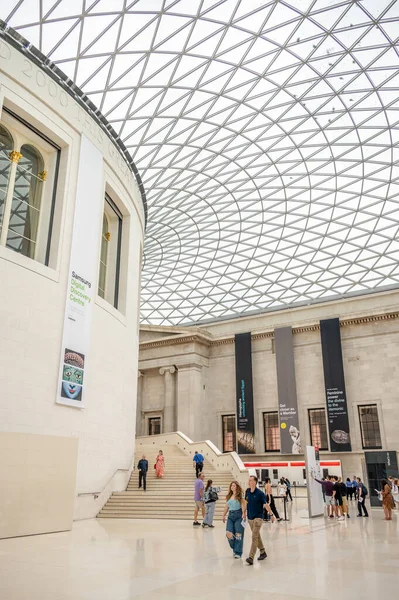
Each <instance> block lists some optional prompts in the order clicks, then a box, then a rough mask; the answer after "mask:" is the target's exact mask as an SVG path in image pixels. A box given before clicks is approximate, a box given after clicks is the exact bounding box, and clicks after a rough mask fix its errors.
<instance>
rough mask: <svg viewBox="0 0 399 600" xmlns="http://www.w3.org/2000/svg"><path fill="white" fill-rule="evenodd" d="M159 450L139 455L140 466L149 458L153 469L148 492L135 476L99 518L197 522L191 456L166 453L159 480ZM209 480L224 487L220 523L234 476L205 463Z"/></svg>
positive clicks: (173, 450)
mask: <svg viewBox="0 0 399 600" xmlns="http://www.w3.org/2000/svg"><path fill="white" fill-rule="evenodd" d="M157 451H158V450H157V448H156V447H155V446H154V447H151V448H140V449H139V450H138V453H137V455H136V459H135V462H136V463H137V462H138V460H139V458H140V457H141V455H142V454H145V456H146V457H147V459H148V462H149V466H150V470H149V472H148V475H147V491H146V492H144V490H142V489H138V472H137V471H135V472H133V473H132V476H131V478H130V481H129V483H128V485H127V488H126V491H124V492H114V493H113V494H112V496H111V497H110V498H109V500H108V502H107V503H106V504H105V506H104V507H103V509H102V510H101V511H100V513H99V514H98V515H97V516H98V518H111V519H185V520H188V521H189V520H191V521H192V519H193V512H194V500H193V492H194V483H195V471H194V469H193V467H192V460H191V457H189V456H186V455H185V454H184V453H183V451H182V450H180V448H177V447H172V446H171V447H169V448H166V449H165V450H164V456H165V465H166V466H165V475H164V477H163V478H162V479H158V478H156V477H155V472H154V470H153V469H152V465H153V464H154V463H153V462H152V460H155V456H156V454H157ZM204 474H205V479H212V480H213V482H214V485H216V486H219V487H221V488H222V491H221V493H220V494H219V498H220V499H219V501H218V502H217V504H216V507H215V519H216V520H218V521H220V520H221V518H222V514H223V510H224V505H225V503H224V496H225V494H226V493H227V490H228V486H229V484H230V482H231V481H232V479H233V477H232V474H231V473H230V472H229V471H217V470H216V469H215V468H214V467H213V466H212V464H211V463H208V462H207V461H205V464H204Z"/></svg>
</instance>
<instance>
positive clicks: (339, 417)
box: [320, 319, 352, 452]
mask: <svg viewBox="0 0 399 600" xmlns="http://www.w3.org/2000/svg"><path fill="white" fill-rule="evenodd" d="M320 334H321V347H322V353H323V368H324V384H325V389H326V403H327V421H328V431H329V436H330V448H331V452H350V451H351V450H352V447H351V441H350V432H349V419H348V406H347V402H346V391H345V377H344V365H343V361H342V347H341V333H340V330H339V319H326V320H324V321H320Z"/></svg>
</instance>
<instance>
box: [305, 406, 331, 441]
mask: <svg viewBox="0 0 399 600" xmlns="http://www.w3.org/2000/svg"><path fill="white" fill-rule="evenodd" d="M308 414H309V429H310V442H311V445H312V446H317V447H318V448H319V450H328V436H327V422H326V411H325V409H324V408H310V409H309V411H308Z"/></svg>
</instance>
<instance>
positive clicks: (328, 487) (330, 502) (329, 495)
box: [312, 474, 335, 519]
mask: <svg viewBox="0 0 399 600" xmlns="http://www.w3.org/2000/svg"><path fill="white" fill-rule="evenodd" d="M312 477H313V479H314V480H315V481H317V483H320V485H321V486H322V489H323V490H324V496H325V505H326V507H327V516H328V517H330V519H333V518H334V504H335V502H334V498H333V487H334V484H333V482H332V481H331V476H330V475H327V478H326V479H323V480H321V479H317V478H316V477H315V476H314V475H313V474H312Z"/></svg>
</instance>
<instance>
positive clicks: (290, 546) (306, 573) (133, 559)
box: [0, 500, 399, 600]
mask: <svg viewBox="0 0 399 600" xmlns="http://www.w3.org/2000/svg"><path fill="white" fill-rule="evenodd" d="M302 502H303V501H301V500H298V501H294V503H293V505H290V507H289V508H290V510H291V511H292V514H291V515H290V516H291V521H290V522H289V523H279V524H277V523H275V524H273V525H271V524H265V525H264V526H263V530H262V531H263V537H264V540H265V542H266V548H267V551H268V554H269V556H268V558H267V559H266V560H265V561H263V562H262V563H257V561H255V564H254V566H252V567H250V566H248V565H246V564H245V562H244V561H243V560H234V559H233V557H232V553H231V551H230V548H229V547H228V545H227V542H226V539H225V534H224V526H223V524H222V523H221V522H216V527H215V529H213V530H207V529H205V530H203V529H202V527H201V528H200V529H194V528H193V527H192V525H191V522H187V521H161V520H158V521H134V520H100V519H98V520H96V519H93V520H89V521H80V522H78V523H75V525H74V527H73V530H72V531H71V532H66V533H59V534H50V535H42V536H33V537H26V538H16V539H8V540H0V598H1V599H2V600H39V599H40V600H50V599H51V600H128V599H130V598H135V599H137V600H139V599H144V598H145V599H146V600H176V599H178V600H179V599H181V600H183V599H189V598H194V599H198V600H200V599H203V600H227V599H229V600H230V599H231V600H253V599H258V600H259V599H260V598H265V599H266V598H267V600H303V599H305V598H306V599H313V600H318V599H320V600H337V599H338V598H339V599H340V600H347V599H348V600H349V599H350V600H353V599H354V598H361V599H362V600H366V599H369V598H370V599H371V598H373V599H375V598H382V597H385V598H392V597H395V590H397V589H398V581H399V580H398V565H399V515H394V519H393V521H391V522H387V521H384V520H383V514H382V511H381V510H372V511H370V518H369V519H366V518H362V519H360V518H356V512H355V508H354V503H352V505H353V507H352V513H353V515H352V517H353V518H351V519H350V520H347V521H345V522H330V521H328V520H327V519H324V518H318V519H314V520H312V521H309V520H308V519H306V518H303V517H301V514H303V512H302V510H301V509H303V507H304V505H303V504H302ZM245 536H246V538H245V551H246V552H248V548H249V535H248V532H246V533H245ZM266 594H267V596H266Z"/></svg>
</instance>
